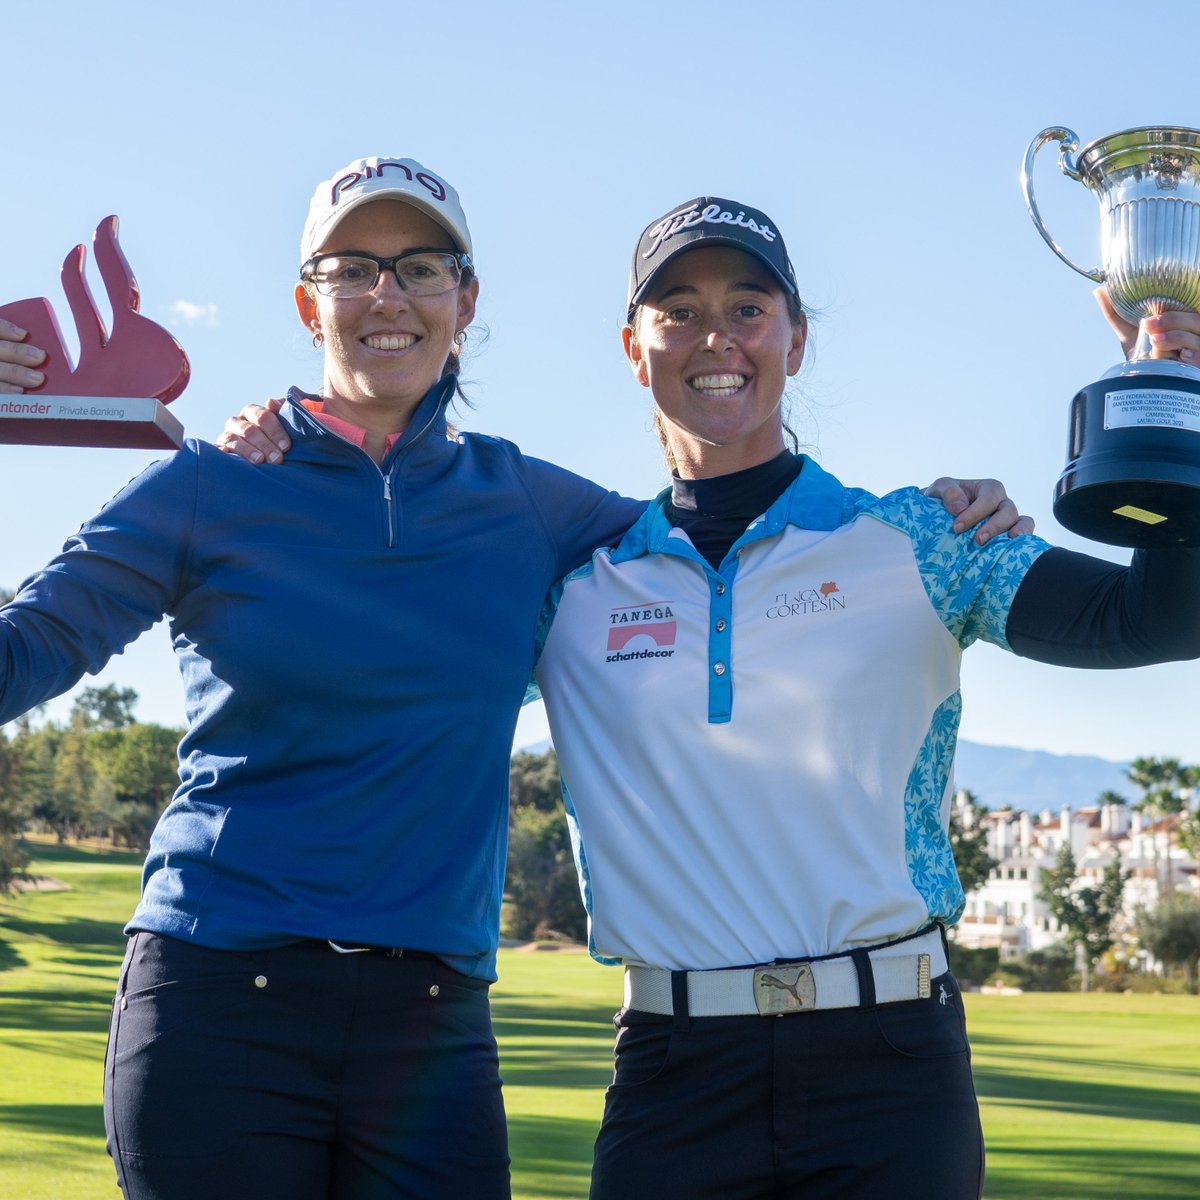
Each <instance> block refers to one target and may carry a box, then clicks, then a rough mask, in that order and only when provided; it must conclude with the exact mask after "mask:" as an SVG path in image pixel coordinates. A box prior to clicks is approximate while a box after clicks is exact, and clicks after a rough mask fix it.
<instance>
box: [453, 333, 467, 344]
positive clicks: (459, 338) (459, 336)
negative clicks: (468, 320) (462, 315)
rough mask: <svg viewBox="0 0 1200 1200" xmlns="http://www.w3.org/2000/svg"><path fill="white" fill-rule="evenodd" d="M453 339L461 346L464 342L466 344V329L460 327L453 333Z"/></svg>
mask: <svg viewBox="0 0 1200 1200" xmlns="http://www.w3.org/2000/svg"><path fill="white" fill-rule="evenodd" d="M454 340H455V341H456V342H457V343H458V344H459V345H460V346H463V345H465V344H466V341H467V331H466V330H465V329H460V330H459V331H458V332H457V333H456V334H455V335H454Z"/></svg>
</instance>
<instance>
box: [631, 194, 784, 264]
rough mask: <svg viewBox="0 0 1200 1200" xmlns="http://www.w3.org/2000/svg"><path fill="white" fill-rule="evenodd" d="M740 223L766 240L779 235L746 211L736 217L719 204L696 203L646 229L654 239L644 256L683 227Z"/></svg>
mask: <svg viewBox="0 0 1200 1200" xmlns="http://www.w3.org/2000/svg"><path fill="white" fill-rule="evenodd" d="M700 224H705V225H740V226H741V227H742V228H743V229H749V230H750V232H751V233H757V234H758V235H759V237H761V238H762V239H763V240H764V241H767V242H773V241H774V240H775V238H776V237H777V236H778V235H777V234H776V233H775V230H773V229H772V228H771V227H770V225H760V224H759V223H758V222H757V221H756V220H754V218H753V217H748V216H746V214H745V213H744V212H739V213H738V215H737V216H736V217H735V216H734V215H733V213H731V212H728V211H725V212H722V210H721V206H720V205H719V204H708V205H705V207H704V208H697V207H696V206H695V205H694V204H693V205H691V207H689V208H681V209H679V210H678V211H677V212H673V213H672V214H671V215H670V216H669V217H663V219H662V220H661V221H659V222H658V224H657V225H655V226H653V227H652V228H650V229H647V230H646V234H645V236H646V237H647V238H649V239H652V240H651V242H650V245H649V246H648V247H647V248H646V249H645V250H643V251H642V257H643V258H649V257H650V256H651V255H652V254H654V252H655V251H656V250H657V249H658V248H659V246H661V245H662V244H663V242H665V241H666V240H667V239H668V238H672V237H674V236H675V235H676V234H677V233H678V232H679V231H680V230H681V229H690V228H691V227H692V226H693V225H700Z"/></svg>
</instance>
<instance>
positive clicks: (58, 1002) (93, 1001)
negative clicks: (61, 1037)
mask: <svg viewBox="0 0 1200 1200" xmlns="http://www.w3.org/2000/svg"><path fill="white" fill-rule="evenodd" d="M114 990H115V989H113V988H103V989H101V988H96V989H95V990H94V991H93V992H91V993H87V994H83V993H80V992H73V993H72V994H71V995H70V996H69V997H68V996H65V995H64V994H63V993H62V992H61V991H44V992H29V991H22V992H21V993H20V995H19V996H18V997H16V998H15V1001H16V1002H15V1003H13V1002H11V998H9V997H5V999H6V1001H9V1002H7V1003H6V1004H5V1005H4V1010H3V1016H2V1017H0V1026H3V1028H5V1029H27V1030H28V1029H32V1030H36V1031H38V1032H40V1033H107V1032H108V1020H109V1017H110V1015H111V1013H112V998H113V991H114ZM0 995H3V993H2V992H0Z"/></svg>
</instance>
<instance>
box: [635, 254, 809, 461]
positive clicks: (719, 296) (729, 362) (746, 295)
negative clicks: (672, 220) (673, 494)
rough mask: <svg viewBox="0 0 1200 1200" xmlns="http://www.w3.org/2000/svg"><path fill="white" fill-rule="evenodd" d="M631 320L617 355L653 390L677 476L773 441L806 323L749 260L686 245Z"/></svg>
mask: <svg viewBox="0 0 1200 1200" xmlns="http://www.w3.org/2000/svg"><path fill="white" fill-rule="evenodd" d="M634 319H635V321H636V322H637V326H636V328H635V327H634V326H631V325H626V326H625V329H624V331H623V333H622V340H623V342H624V346H625V353H626V354H627V355H628V356H629V362H630V365H631V366H632V367H633V372H634V375H635V376H636V377H637V380H638V382H639V383H641V384H642V386H643V387H648V388H650V390H651V391H652V392H653V394H654V402H655V404H656V405H657V406H658V410H659V413H660V415H661V417H662V424H663V427H664V429H665V434H666V438H667V443H668V446H669V449H670V451H671V453H672V456H673V457H674V460H675V469H676V470H677V471H678V473H679V474H680V475H681V476H683V477H684V478H685V479H686V478H693V479H703V478H708V477H711V476H714V475H727V474H730V473H731V472H733V471H742V470H745V469H746V468H748V467H754V466H758V464H759V463H764V462H767V461H768V460H769V459H772V458H774V457H775V455H777V454H778V453H779V452H780V451H781V450H782V449H783V446H784V442H783V419H782V416H781V413H780V401H781V400H782V398H783V387H784V384H785V383H786V382H787V378H788V376H790V375H794V374H795V373H796V372H797V371H798V370H799V369H800V363H801V361H802V360H803V357H804V338H805V332H806V327H805V323H804V320H803V318H801V319H800V321H799V322H798V323H795V324H794V323H793V321H792V317H791V314H790V313H789V311H788V303H787V297H786V296H785V294H784V291H783V289H782V288H781V287H780V286H779V284H778V282H777V281H776V280H775V277H774V276H773V275H772V274H771V272H770V271H768V270H767V268H766V267H765V266H763V264H762V263H761V262H759V260H758V259H756V258H755V257H754V256H753V255H750V254H746V253H744V252H743V251H741V250H736V249H734V248H732V247H729V246H704V247H698V248H697V249H695V250H689V251H688V252H686V253H684V254H681V255H679V257H678V258H676V259H674V260H673V261H671V262H670V263H668V264H667V265H666V266H665V267H663V269H662V270H661V272H660V273H659V275H658V276H657V278H656V279H655V284H654V287H653V288H652V290H651V291H650V293H649V295H648V296H647V297H646V299H645V301H644V303H643V305H642V307H641V309H640V310H639V312H638V313H637V314H636V315H635V318H634Z"/></svg>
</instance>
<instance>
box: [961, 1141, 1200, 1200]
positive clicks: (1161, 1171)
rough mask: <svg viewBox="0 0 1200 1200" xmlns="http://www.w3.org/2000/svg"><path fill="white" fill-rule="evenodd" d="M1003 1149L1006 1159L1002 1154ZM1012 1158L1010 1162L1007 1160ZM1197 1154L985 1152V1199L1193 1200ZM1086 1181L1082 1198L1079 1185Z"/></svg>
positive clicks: (996, 1148) (1131, 1149)
mask: <svg viewBox="0 0 1200 1200" xmlns="http://www.w3.org/2000/svg"><path fill="white" fill-rule="evenodd" d="M1006 1149H1007V1150H1008V1152H1009V1153H1008V1154H1006V1153H1005V1151H1006ZM1010 1155H1011V1157H1010ZM1198 1169H1200V1150H1198V1151H1197V1152H1196V1153H1195V1154H1186V1153H1182V1152H1179V1151H1171V1150H1157V1151H1155V1153H1154V1154H1153V1155H1150V1154H1146V1153H1144V1152H1142V1151H1139V1149H1138V1148H1137V1147H1136V1146H1114V1147H1113V1148H1112V1149H1098V1148H1096V1147H1085V1148H1078V1149H1077V1148H1073V1147H1069V1146H1064V1147H1060V1148H1055V1149H1046V1148H1045V1147H1039V1148H1038V1149H1037V1150H1035V1151H1027V1150H1025V1148H1024V1147H1022V1146H1011V1147H1005V1146H1003V1145H992V1144H990V1143H989V1147H988V1172H987V1183H986V1186H985V1187H984V1196H985V1197H986V1198H987V1200H1032V1198H1034V1197H1036V1200H1134V1198H1135V1197H1136V1198H1139V1200H1140V1198H1145V1200H1195V1197H1196V1174H1197V1170H1198ZM1081 1179H1086V1180H1088V1191H1087V1195H1086V1197H1083V1196H1081V1193H1080V1191H1079V1183H1078V1181H1079V1180H1081Z"/></svg>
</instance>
